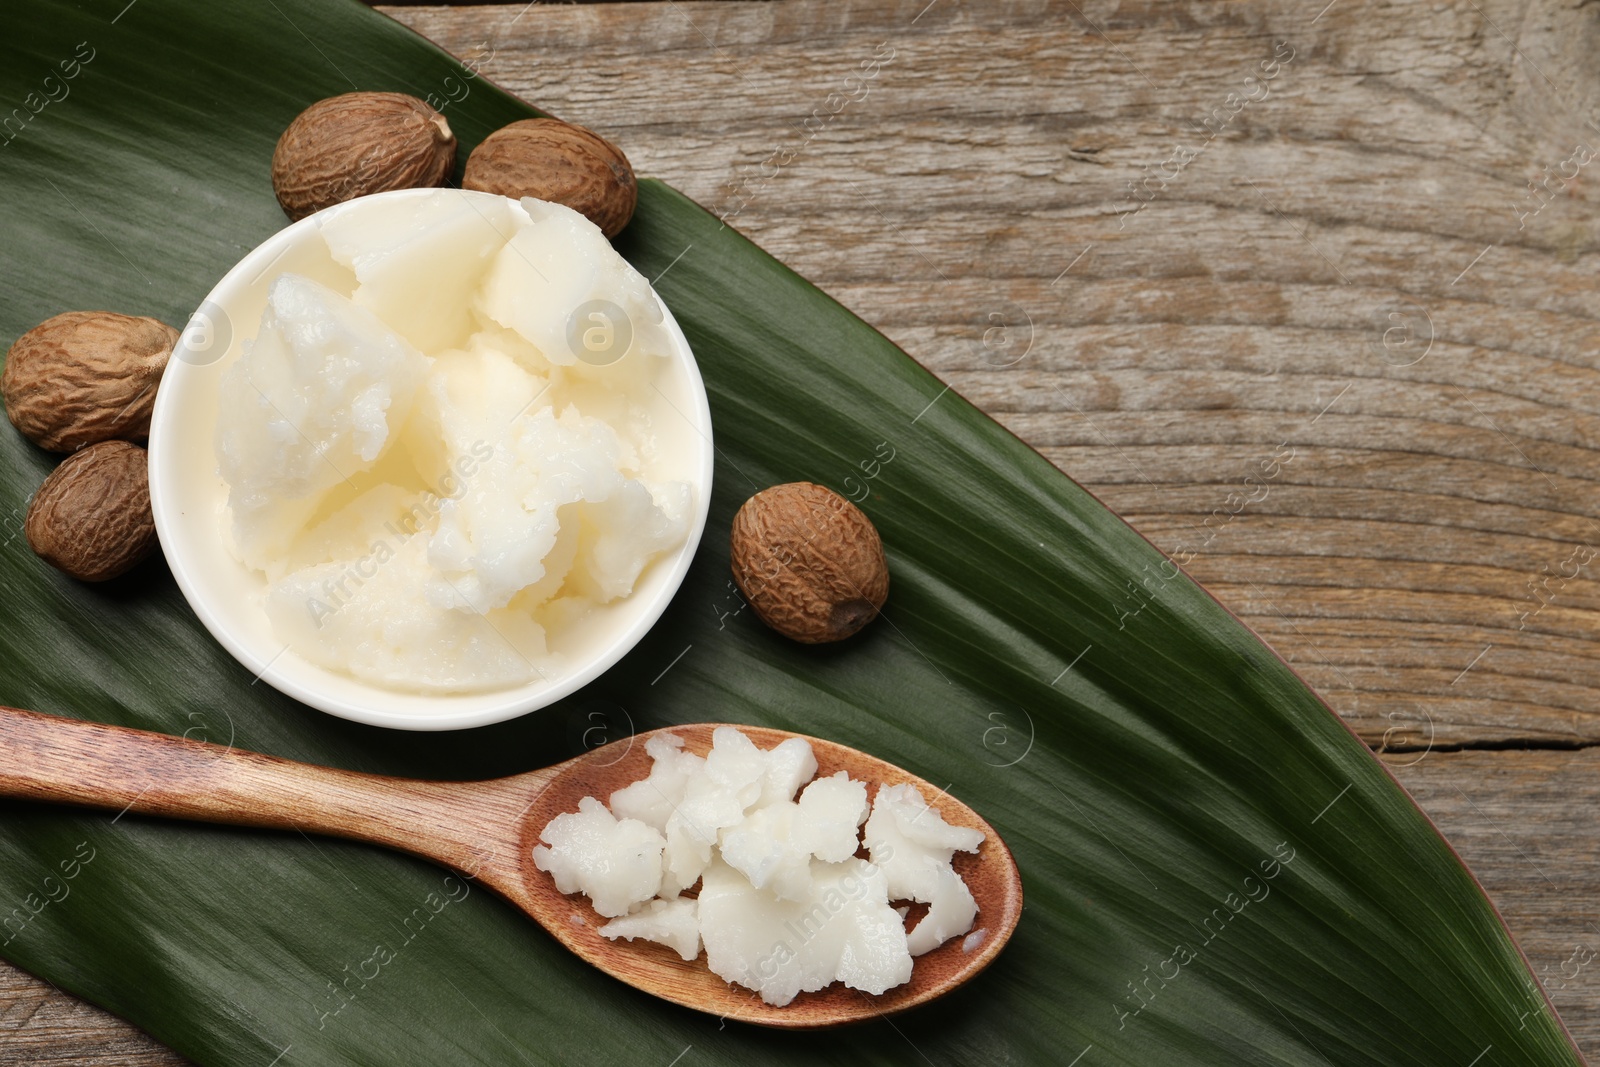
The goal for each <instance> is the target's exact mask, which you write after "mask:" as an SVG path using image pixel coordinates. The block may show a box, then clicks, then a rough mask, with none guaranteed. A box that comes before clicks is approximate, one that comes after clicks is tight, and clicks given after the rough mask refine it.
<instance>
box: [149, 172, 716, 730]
mask: <svg viewBox="0 0 1600 1067" xmlns="http://www.w3.org/2000/svg"><path fill="white" fill-rule="evenodd" d="M439 193H454V194H456V195H461V196H465V197H469V198H472V197H493V198H494V199H497V200H511V202H512V203H519V201H517V200H515V199H513V198H510V197H501V196H498V195H497V194H493V193H483V192H476V191H471V190H462V189H442V188H427V189H398V190H392V191H389V192H383V193H375V194H371V195H368V196H364V197H358V198H356V199H354V200H348V201H345V202H343V203H340V204H335V205H333V206H331V207H328V208H324V209H322V210H321V211H318V212H315V213H313V214H311V215H307V216H306V217H304V218H302V219H299V220H296V221H294V222H292V223H290V224H289V225H287V226H285V227H284V228H283V229H281V230H279V231H277V232H276V233H274V234H273V235H272V236H270V237H268V238H267V239H266V240H264V241H262V242H261V243H260V244H258V245H257V246H256V247H255V248H253V249H251V250H250V251H249V252H248V253H246V254H245V255H244V257H243V258H241V259H240V260H239V261H238V262H237V263H235V264H234V265H233V267H231V268H230V269H229V270H228V271H227V272H226V273H225V274H224V275H223V276H222V278H221V279H219V280H218V281H217V283H216V284H215V285H214V286H212V288H211V291H210V292H209V293H207V294H206V296H205V299H204V300H203V301H202V302H201V303H200V305H199V309H198V310H197V311H196V312H195V317H191V319H190V320H189V322H190V323H194V322H195V321H196V318H197V317H201V316H203V315H205V314H206V310H205V309H207V308H208V307H210V308H220V309H223V310H224V311H225V310H227V308H228V303H229V301H230V300H233V299H236V298H237V297H238V296H239V295H240V294H241V293H242V292H244V291H246V290H248V289H249V287H250V286H252V285H253V284H255V282H256V281H257V280H258V279H259V276H260V275H262V274H265V273H266V271H267V270H269V269H270V267H271V266H272V264H273V263H275V262H276V261H277V260H278V259H280V258H281V257H282V256H284V255H285V254H286V253H288V252H289V251H290V250H291V249H293V248H294V247H296V246H297V245H300V244H302V243H304V242H306V241H307V240H308V238H310V239H316V240H321V237H320V234H319V228H320V226H321V223H322V222H323V221H324V220H326V219H327V218H329V217H331V216H333V215H334V214H335V213H342V212H346V211H351V210H360V209H361V206H362V205H367V204H370V203H375V202H380V201H394V200H401V199H408V198H418V199H420V198H423V197H427V196H431V195H435V194H439ZM650 291H651V294H652V295H653V296H655V299H656V303H657V305H658V306H659V307H660V309H661V313H662V320H663V323H662V324H663V326H664V328H665V330H666V333H667V336H668V338H669V340H670V342H671V352H670V354H669V355H670V358H671V359H673V360H674V361H675V362H676V363H677V364H678V365H679V367H680V369H681V370H682V371H683V373H684V374H685V375H686V381H687V385H688V387H689V392H690V394H691V396H692V398H693V401H694V403H693V405H692V406H693V410H691V411H679V412H678V414H679V415H681V416H683V417H684V419H685V420H686V421H687V422H689V424H690V426H691V427H692V428H693V429H694V431H695V432H696V435H697V437H698V438H699V439H700V441H701V442H702V445H701V448H700V456H699V463H698V465H697V466H698V469H697V471H696V478H697V480H696V482H695V483H694V484H693V486H692V488H693V491H694V492H695V494H696V497H697V499H696V500H695V502H694V505H693V507H692V513H691V523H690V528H689V531H688V534H687V536H686V537H685V539H684V542H683V544H682V545H681V546H680V547H679V549H678V550H677V552H676V554H675V555H674V556H673V557H670V558H659V559H656V560H654V561H652V562H651V563H650V564H649V567H651V568H660V567H666V568H667V573H666V575H665V577H664V578H662V579H659V582H660V584H659V588H658V590H657V592H656V594H655V598H654V600H653V601H651V602H650V603H648V604H647V605H646V606H645V607H643V608H641V609H637V610H636V612H634V613H632V615H631V621H630V622H629V624H628V625H627V626H626V628H624V629H622V630H621V631H620V632H618V633H617V634H615V635H614V636H612V637H610V639H609V640H607V641H606V642H605V644H604V645H603V646H602V648H601V649H600V651H599V652H598V653H597V654H595V655H593V656H592V657H590V658H587V659H584V660H581V661H580V660H573V661H572V663H571V664H569V669H567V670H565V671H564V673H562V674H561V675H560V676H558V677H557V678H556V679H554V680H553V681H551V682H549V683H548V684H545V685H538V684H537V683H529V684H526V685H521V686H517V687H513V688H509V689H505V690H501V691H498V692H500V693H503V694H504V699H502V700H500V701H494V702H492V703H488V704H487V705H485V706H480V707H476V708H465V709H455V710H445V711H441V712H439V713H437V714H426V713H419V712H418V711H416V710H398V709H395V708H393V707H390V708H387V709H386V708H385V707H383V706H382V705H383V700H384V699H385V698H390V699H407V700H415V699H418V698H421V699H430V698H435V697H436V699H437V700H439V701H440V702H441V703H443V704H448V703H449V702H450V701H451V700H452V699H454V698H457V697H465V698H468V699H473V700H474V701H475V702H479V703H481V702H482V701H483V700H484V699H485V698H492V697H493V696H494V695H496V691H484V692H477V693H469V694H451V693H440V694H437V695H435V694H428V693H418V692H403V691H400V690H391V689H386V688H384V687H382V686H377V685H373V684H372V683H370V682H366V681H364V680H362V679H359V678H354V677H353V676H347V675H339V674H337V673H335V672H333V671H329V670H328V669H327V668H323V667H320V666H318V665H316V664H312V663H310V662H309V661H305V660H299V659H298V657H297V661H298V662H299V663H302V664H304V665H305V666H306V667H309V668H310V669H311V670H312V671H313V672H314V674H315V675H321V674H327V675H329V676H330V678H334V679H337V680H338V682H339V684H340V685H341V686H348V685H350V684H351V683H354V684H355V685H356V686H358V687H360V689H361V690H362V691H363V692H364V693H370V694H372V695H373V697H374V699H375V702H376V706H374V704H364V703H357V702H353V701H351V700H347V699H344V698H341V697H338V696H335V695H333V694H330V693H327V692H322V691H319V690H318V689H316V688H315V686H311V685H307V684H303V683H302V681H301V680H299V679H297V678H295V677H292V676H290V675H288V674H286V673H285V672H284V671H283V670H282V669H280V668H279V667H278V666H277V664H278V662H279V661H280V660H281V659H282V658H283V657H284V656H285V655H287V654H291V653H292V649H289V648H287V647H284V648H283V649H281V650H279V651H276V652H274V653H273V654H271V655H263V654H262V651H261V650H260V649H258V648H256V647H255V646H254V645H252V644H250V643H249V642H248V641H247V640H245V639H244V638H243V637H242V636H241V635H240V634H239V633H237V632H235V630H234V628H233V627H232V626H231V625H229V623H228V621H227V619H226V618H225V617H224V615H223V614H222V612H221V611H220V610H219V608H218V605H217V599H218V598H216V597H214V596H213V595H212V593H211V592H210V590H209V588H208V585H207V583H206V582H205V581H204V580H203V578H202V575H201V574H200V573H199V569H198V566H197V565H196V566H191V561H189V560H187V559H185V558H184V557H183V555H182V553H181V552H180V551H179V550H178V549H176V548H175V547H174V542H175V541H176V540H177V536H176V533H177V530H178V529H179V528H180V527H181V526H184V525H185V524H189V523H193V522H196V521H199V522H208V521H211V520H212V519H213V518H214V517H215V516H214V514H213V513H212V512H210V511H208V510H206V509H191V511H192V512H193V514H189V515H186V514H185V509H184V506H183V502H184V500H185V499H186V498H185V497H184V491H183V486H182V485H181V484H180V483H181V482H182V479H181V478H177V477H174V478H173V479H172V480H171V481H170V482H169V480H168V477H167V470H166V464H165V463H164V462H163V460H164V458H165V456H166V450H167V447H168V439H169V438H170V437H171V436H173V435H174V434H176V433H178V432H179V431H178V430H176V429H175V428H174V427H176V426H177V425H178V423H179V421H180V417H181V412H182V411H183V410H184V409H182V408H181V407H180V404H179V395H180V391H179V389H177V388H161V389H158V390H157V393H156V399H155V405H154V409H153V411H152V414H151V419H150V436H149V468H150V505H151V510H152V512H153V513H154V518H155V527H156V534H157V537H158V539H159V541H160V544H161V551H162V555H163V556H165V558H166V561H167V566H168V567H169V568H170V569H171V571H172V574H173V577H174V578H175V579H176V580H177V583H178V588H179V590H180V591H181V592H182V593H183V597H184V600H185V601H187V602H188V604H189V607H190V608H191V609H192V610H193V611H194V613H195V615H196V616H198V617H199V619H200V622H201V623H202V624H203V625H204V626H205V628H206V629H207V631H209V632H210V634H211V635H212V637H214V638H215V639H216V640H217V642H218V643H219V644H221V645H222V647H223V648H225V649H226V650H227V651H228V652H229V653H230V654H231V655H232V656H233V657H234V658H235V659H236V660H238V661H239V662H240V663H241V664H242V665H243V666H244V667H245V668H246V669H248V670H249V671H250V672H251V673H252V674H254V675H255V677H256V679H257V680H258V681H263V682H266V683H267V684H269V685H271V686H272V687H273V688H274V689H276V690H278V691H279V692H280V693H283V694H285V695H286V696H289V697H291V698H293V699H294V700H297V701H299V702H300V703H303V704H305V705H307V706H309V707H312V708H315V709H317V710H319V711H323V712H326V713H327V714H330V715H334V716H336V717H338V718H342V719H347V720H350V721H353V722H358V723H364V724H366V725H369V726H381V727H387V728H391V729H400V730H412V731H439V730H462V729H471V728H473V727H478V726H488V725H492V724H494V723H498V722H505V721H507V720H509V719H514V718H518V717H520V716H523V715H527V714H530V713H532V712H534V711H538V710H539V709H541V708H544V707H548V706H549V705H551V704H554V703H556V702H557V701H559V700H562V699H564V698H565V697H568V696H570V695H572V694H573V693H575V692H577V691H578V690H579V689H581V688H583V687H584V686H586V685H588V684H589V683H590V682H592V681H594V680H595V679H596V678H598V677H599V676H600V675H601V674H604V673H605V672H606V671H607V670H609V669H610V668H612V667H613V666H615V665H616V664H617V663H618V662H619V661H620V660H621V659H622V658H623V657H624V656H625V655H627V654H628V652H629V651H631V650H632V649H633V648H634V646H635V645H637V644H638V643H639V642H640V641H641V640H642V639H643V638H644V635H645V634H647V633H648V632H649V631H650V630H651V629H652V628H653V627H654V626H655V624H656V622H658V621H659V620H660V618H661V616H662V614H663V613H664V612H665V611H666V609H667V605H668V604H670V603H671V602H672V600H673V598H674V597H675V596H676V595H677V593H678V590H679V589H680V588H681V587H682V585H683V581H684V579H685V578H686V577H687V575H688V572H689V568H690V565H691V564H692V563H693V561H694V557H695V554H696V551H697V550H698V548H699V545H700V541H701V538H702V536H703V535H704V533H705V527H706V520H707V517H708V515H709V513H710V507H711V489H712V475H713V470H714V467H715V457H716V450H715V445H714V443H713V440H712V425H711V407H710V399H709V397H708V395H707V392H706V387H705V381H704V379H703V377H702V376H701V374H700V366H699V363H698V361H697V360H696V359H695V356H694V351H693V350H692V349H691V347H690V346H689V341H688V338H687V337H685V336H684V333H683V330H682V328H681V327H680V326H679V325H678V322H677V319H676V318H674V317H673V314H672V310H671V309H670V308H668V307H667V304H666V301H664V300H662V299H661V297H660V295H659V294H657V293H656V292H655V287H654V286H651V288H650ZM190 337H191V331H190V330H189V329H188V328H185V329H184V331H183V332H182V334H181V335H180V338H179V340H178V343H177V345H176V346H175V347H174V349H173V352H172V355H171V358H170V359H169V360H168V364H167V369H166V371H165V373H164V375H163V384H165V383H166V381H167V380H168V379H170V378H171V377H172V376H173V374H174V373H175V372H176V374H178V375H180V376H181V375H183V374H185V373H196V372H199V371H202V370H204V369H206V368H205V367H203V366H195V365H193V363H192V362H191V361H188V360H184V359H183V358H181V355H180V353H181V352H182V350H183V349H184V348H185V346H186V345H188V344H189V338H190ZM242 340H243V338H240V339H239V341H242ZM194 362H199V361H194ZM185 368H189V370H188V371H187V372H186V370H185ZM664 399H666V398H665V397H664ZM667 403H668V405H669V406H671V407H673V408H674V409H677V407H678V405H677V404H674V403H673V402H672V401H671V400H670V399H667ZM236 562H237V561H236ZM238 566H239V567H240V568H244V564H243V563H242V562H241V563H238ZM252 684H253V683H252Z"/></svg>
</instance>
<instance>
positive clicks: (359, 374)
mask: <svg viewBox="0 0 1600 1067" xmlns="http://www.w3.org/2000/svg"><path fill="white" fill-rule="evenodd" d="M358 208H359V210H355V209H358ZM313 221H315V222H317V223H318V224H319V225H318V233H319V235H320V238H321V240H322V241H323V242H325V244H326V248H327V252H328V255H329V256H330V257H331V260H332V262H333V263H334V264H336V265H337V269H336V270H332V271H328V272H324V277H322V278H313V277H308V276H305V275H302V274H299V273H296V272H293V271H282V272H279V273H277V274H275V275H269V277H270V282H269V286H268V290H267V296H266V302H265V305H266V306H265V309H264V312H263V314H262V316H261V319H260V323H259V327H258V328H257V329H256V332H255V335H254V337H253V338H251V339H249V340H247V341H245V342H244V344H243V346H242V351H241V355H240V357H239V358H238V359H237V360H236V361H235V362H234V363H232V364H231V365H230V366H228V367H227V368H226V370H224V371H223V373H222V375H221V379H220V383H219V386H218V388H219V390H220V394H221V397H220V399H221V403H220V410H221V413H222V417H221V418H220V419H219V421H218V424H217V431H216V454H217V460H218V466H219V470H220V473H221V476H222V478H223V480H224V481H225V482H226V484H227V489H228V497H227V505H228V506H227V508H226V515H225V517H224V519H223V521H222V526H223V529H222V533H223V535H224V536H225V537H226V538H228V539H229V542H230V544H231V548H232V550H233V552H234V553H235V554H236V556H237V558H238V559H239V560H240V561H241V562H242V563H243V564H244V565H245V566H246V567H248V568H249V569H251V570H252V571H254V572H256V573H258V574H259V575H261V576H262V578H263V579H264V582H265V591H264V594H263V596H262V604H261V606H262V610H263V611H264V612H265V614H266V615H267V617H268V618H269V620H270V623H271V627H272V630H273V633H274V634H275V635H276V637H277V638H278V639H279V640H280V641H281V642H282V643H283V644H284V645H285V646H286V647H287V648H288V649H290V650H292V651H293V652H295V653H296V654H298V655H299V656H300V657H301V658H303V659H305V660H307V661H309V662H311V663H313V664H316V665H319V666H321V667H324V668H326V669H328V670H332V671H337V672H341V673H345V674H348V675H351V676H353V677H355V678H357V679H359V680H361V681H364V682H368V683H371V684H374V685H378V686H381V687H385V688H389V689H395V690H401V691H407V692H417V693H470V692H477V691H485V690H496V689H504V688H509V687H513V686H521V685H527V684H529V683H537V682H539V681H541V680H544V681H548V680H551V679H553V678H555V677H557V676H559V675H560V674H561V673H562V671H563V669H564V668H565V667H566V665H567V663H568V659H569V657H570V655H571V651H570V650H571V648H572V647H574V646H575V635H581V634H583V633H584V632H585V629H586V627H587V628H590V629H592V628H593V626H595V625H596V620H597V619H601V618H603V616H604V614H605V612H606V611H607V610H608V607H609V606H611V605H614V604H615V603H617V602H619V601H623V600H625V599H626V598H628V597H629V596H630V595H631V594H632V592H633V590H634V588H635V586H636V584H637V583H638V582H639V580H640V577H641V575H642V574H643V573H644V572H645V571H646V570H647V568H649V567H650V566H651V565H652V563H654V562H655V561H657V560H658V559H660V558H662V557H663V556H665V555H668V554H670V553H672V552H673V551H674V550H676V549H678V548H680V547H681V546H682V545H683V544H684V542H685V539H686V537H687V536H688V534H689V531H690V528H691V526H692V524H693V520H694V517H695V515H696V513H697V505H698V503H699V502H698V501H697V500H696V499H695V492H694V490H693V488H692V478H691V476H690V472H689V471H688V469H687V467H688V464H687V463H686V462H685V457H686V456H687V454H688V453H689V452H690V451H691V450H690V449H689V448H688V447H687V444H686V441H687V440H688V439H692V438H693V436H694V435H695V434H696V433H697V430H696V429H695V427H693V426H692V425H690V424H689V423H688V422H687V421H686V419H685V418H684V417H683V416H682V415H681V414H680V413H679V412H678V411H677V410H675V409H674V407H673V405H672V404H671V403H670V402H669V401H668V400H667V399H666V396H665V395H664V394H663V392H662V391H661V389H660V388H659V387H658V384H657V383H658V380H659V379H660V377H661V375H662V374H663V373H664V368H666V367H667V365H668V363H669V357H670V355H671V352H672V343H671V338H670V337H669V335H668V332H667V330H666V328H665V326H664V316H663V312H662V309H661V306H660V304H659V302H658V300H657V298H656V296H655V294H654V293H653V292H652V291H651V289H650V286H649V284H648V283H647V282H646V281H645V279H644V278H643V277H642V276H640V275H639V274H638V273H637V272H636V271H635V270H634V269H633V268H632V267H631V266H630V265H629V264H628V263H627V262H626V261H625V260H623V259H622V257H621V256H620V255H618V254H617V253H616V252H615V251H614V250H613V249H612V248H611V245H610V244H609V242H607V241H606V239H605V238H604V236H603V235H602V234H601V233H600V231H599V229H598V228H596V227H595V226H594V224H593V223H591V222H589V221H588V220H587V219H585V218H584V217H583V216H581V215H579V214H577V213H576V212H573V211H571V210H569V209H567V208H565V207H561V206H559V205H556V204H548V203H544V202H542V201H537V200H531V199H529V200H523V201H521V202H520V203H518V202H516V201H512V200H508V199H505V198H503V197H492V196H486V195H482V194H471V193H466V194H464V193H461V192H458V191H455V190H437V191H431V192H428V193H425V194H418V195H412V196H408V197H404V198H396V199H393V200H389V201H386V202H382V203H378V202H373V203H363V202H361V201H357V202H353V203H352V204H350V205H345V207H344V208H343V209H338V210H335V211H333V212H330V213H329V214H328V216H327V217H326V218H321V217H319V218H317V219H314V220H313ZM341 283H342V284H341Z"/></svg>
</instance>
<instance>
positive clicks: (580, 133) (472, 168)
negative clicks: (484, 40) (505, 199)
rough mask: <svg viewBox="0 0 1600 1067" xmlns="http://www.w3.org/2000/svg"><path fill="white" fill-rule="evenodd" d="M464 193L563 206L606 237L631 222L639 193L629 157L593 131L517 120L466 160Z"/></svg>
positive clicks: (547, 121) (550, 122)
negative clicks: (583, 217)
mask: <svg viewBox="0 0 1600 1067" xmlns="http://www.w3.org/2000/svg"><path fill="white" fill-rule="evenodd" d="M461 187H462V188H463V189H477V190H479V191H481V192H485V193H499V194H500V195H501V196H509V197H512V198H513V199H520V198H521V197H524V196H531V197H535V198H537V199H539V200H549V201H551V202H552V203H556V204H565V205H566V206H567V207H570V208H571V209H572V210H574V211H576V212H579V213H581V214H583V215H585V216H587V217H588V219H589V221H590V222H592V223H594V224H595V225H596V226H598V227H600V230H601V232H602V233H604V234H605V235H606V236H607V237H615V236H616V235H617V234H618V233H620V232H621V231H622V228H623V227H624V226H626V225H627V224H628V220H629V219H631V218H633V207H634V204H635V203H636V202H637V201H638V198H639V187H638V184H637V183H636V182H635V181H634V178H633V168H632V167H631V166H629V165H628V157H627V156H625V155H623V154H622V150H621V149H619V148H618V147H617V146H616V145H614V144H612V143H611V142H610V141H608V140H606V139H605V138H604V137H601V136H600V135H599V134H597V133H595V132H594V131H593V130H586V129H584V128H583V127H582V126H574V125H572V124H571V123H567V122H560V121H558V120H556V119H522V120H520V121H518V122H513V123H512V124H511V125H509V126H505V127H502V128H501V129H498V130H496V131H495V132H494V133H491V134H490V135H489V136H488V137H486V138H484V140H483V142H482V143H481V144H479V145H478V147H477V148H474V149H473V150H472V155H470V156H468V157H467V169H466V173H465V174H464V175H463V176H462V179H461Z"/></svg>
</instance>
